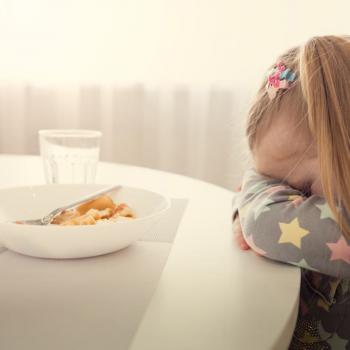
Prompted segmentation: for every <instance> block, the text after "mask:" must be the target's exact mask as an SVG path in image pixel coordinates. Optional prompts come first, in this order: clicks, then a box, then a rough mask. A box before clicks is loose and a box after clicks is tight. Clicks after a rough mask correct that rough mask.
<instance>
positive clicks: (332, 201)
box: [299, 36, 350, 238]
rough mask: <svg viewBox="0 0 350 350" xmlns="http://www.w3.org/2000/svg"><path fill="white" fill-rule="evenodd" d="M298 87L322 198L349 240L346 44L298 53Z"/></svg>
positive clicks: (326, 42)
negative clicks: (314, 151) (315, 155)
mask: <svg viewBox="0 0 350 350" xmlns="http://www.w3.org/2000/svg"><path fill="white" fill-rule="evenodd" d="M299 71H300V84H301V89H302V93H303V96H304V99H305V102H306V106H307V118H308V124H309V128H310V131H311V133H312V135H313V138H314V140H315V142H316V146H317V153H318V155H319V162H320V172H321V182H322V187H323V192H324V195H325V198H326V200H327V202H328V204H329V206H330V208H331V210H332V212H333V214H334V217H335V218H336V220H337V222H338V223H339V225H340V228H341V230H342V231H343V233H344V234H345V235H346V237H348V238H350V227H349V222H348V221H347V220H346V219H345V217H344V211H345V212H346V213H348V214H350V40H349V38H347V37H338V36H324V37H315V38H312V39H311V40H309V41H308V42H307V43H306V44H305V45H304V46H303V47H302V48H301V51H300V57H299Z"/></svg>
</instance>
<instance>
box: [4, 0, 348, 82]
mask: <svg viewBox="0 0 350 350" xmlns="http://www.w3.org/2000/svg"><path fill="white" fill-rule="evenodd" d="M349 11H350V2H349V1H346V0H344V1H343V0H341V1H339V0H334V1H320V0H307V1H306V0H278V1H276V0H267V1H263V0H255V1H252V0H246V1H244V0H0V43H1V51H0V52H1V64H0V78H1V79H5V78H7V79H11V80H12V79H14V78H15V79H21V80H23V79H24V80H29V81H33V80H35V81H47V80H48V81H52V80H53V81H58V80H63V81H82V80H84V81H86V80H87V81H94V82H95V81H101V80H103V81H113V82H115V81H118V82H130V81H135V82H143V83H195V84H208V83H215V84H227V85H234V84H243V85H244V86H251V84H252V83H255V82H256V80H257V79H260V76H261V74H262V72H263V71H264V70H265V67H266V66H267V65H269V64H270V63H271V61H273V60H274V57H275V56H276V55H277V54H278V53H279V52H281V50H284V49H286V48H288V47H289V46H290V45H294V44H297V43H299V42H300V41H302V40H304V39H305V38H307V37H309V36H311V35H315V34H325V33H349V32H350V21H349Z"/></svg>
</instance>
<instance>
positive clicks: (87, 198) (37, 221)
mask: <svg viewBox="0 0 350 350" xmlns="http://www.w3.org/2000/svg"><path fill="white" fill-rule="evenodd" d="M120 189H121V186H115V185H114V186H110V187H107V188H104V189H102V190H99V191H96V192H93V193H91V194H89V195H87V196H84V197H83V198H81V199H79V200H77V201H74V202H72V203H69V204H67V205H65V206H63V207H60V208H57V209H54V210H52V211H51V212H50V213H49V214H47V215H45V216H44V217H42V218H41V219H34V220H18V221H16V223H17V224H23V225H48V224H50V223H51V222H52V220H53V219H54V218H55V217H56V216H57V215H59V214H61V213H62V212H63V211H64V210H68V209H72V208H74V207H75V206H77V205H79V204H82V203H84V202H87V201H90V200H93V199H96V198H97V197H99V196H101V195H103V194H106V193H109V192H112V191H117V190H120Z"/></svg>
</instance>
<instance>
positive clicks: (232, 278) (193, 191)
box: [0, 155, 300, 350]
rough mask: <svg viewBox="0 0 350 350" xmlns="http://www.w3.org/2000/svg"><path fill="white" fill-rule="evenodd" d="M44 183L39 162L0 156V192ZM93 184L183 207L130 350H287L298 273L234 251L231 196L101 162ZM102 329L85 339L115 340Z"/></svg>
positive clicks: (192, 181) (172, 177)
mask: <svg viewBox="0 0 350 350" xmlns="http://www.w3.org/2000/svg"><path fill="white" fill-rule="evenodd" d="M43 182H44V178H43V172H42V164H41V160H40V158H39V157H37V156H8V155H2V156H0V186H2V187H4V186H6V187H7V186H19V185H35V184H42V183H43ZM97 183H101V184H112V183H113V184H114V183H120V184H124V185H129V186H136V187H142V188H146V189H149V190H153V191H157V192H161V193H163V194H165V195H168V196H170V197H182V198H188V199H189V203H188V206H187V209H186V212H185V214H184V217H183V220H182V221H181V223H180V226H179V230H178V233H177V236H176V239H175V242H174V244H173V246H172V249H171V252H170V255H169V257H168V260H167V263H166V265H165V268H164V270H163V272H162V274H161V277H160V280H159V282H158V285H157V287H156V289H155V292H154V293H153V296H152V297H151V301H150V303H149V305H148V307H147V309H146V311H145V313H144V315H143V318H142V321H141V322H140V324H139V327H138V329H137V332H136V334H135V335H134V338H133V342H132V345H131V346H130V350H164V349H167V350H175V349H176V350H178V349H181V350H187V349H188V350H190V349H191V350H192V349H193V350H195V349H200V350H206V349H208V350H209V349H220V350H226V349H227V350H228V349H230V350H231V349H240V350H244V349H247V350H248V349H252V350H255V349H259V350H263V349H276V350H281V349H285V348H287V346H288V344H289V340H290V338H291V335H292V333H293V329H294V325H295V320H296V317H297V311H298V300H299V285H300V271H299V269H298V268H295V267H292V266H287V265H283V264H279V263H274V262H271V261H269V260H267V259H264V258H261V257H257V256H255V255H254V254H253V253H252V252H243V251H240V250H239V249H238V248H237V247H236V246H235V244H234V242H233V239H232V228H231V219H230V218H231V202H232V192H230V191H228V190H225V189H223V188H220V187H217V186H214V185H211V184H208V183H205V182H202V181H199V180H195V179H191V178H187V177H184V176H180V175H175V174H170V173H165V172H161V171H156V170H151V169H146V168H140V167H134V166H127V165H120V164H112V163H103V162H102V163H100V165H99V170H98V176H97ZM13 259H16V257H15V255H14V257H13ZM18 259H20V258H19V257H18ZM4 268H6V267H0V273H1V270H2V269H4ZM2 283H4V281H2ZM13 292H14V293H23V298H24V300H25V291H19V290H14V291H13ZM57 295H59V293H58V294H57ZM0 302H1V303H3V302H4V300H0ZM28 302H29V301H28ZM109 302H110V300H108V299H107V300H106V301H105V305H103V308H104V309H106V310H107V309H108V306H109V305H108V304H107V303H109ZM110 306H111V307H113V305H110ZM3 307H4V305H0V310H1V309H3ZM116 312H117V310H116ZM13 317H15V316H13ZM17 317H19V318H20V312H18V313H17ZM76 321H77V320H76ZM28 322H30V320H28ZM19 325H23V323H21V322H19ZM72 327H74V323H72ZM101 327H105V329H107V331H106V332H104V333H103V332H102V333H98V332H97V333H96V332H94V331H93V330H92V332H91V341H95V342H96V344H97V343H100V344H103V342H105V341H106V339H105V338H106V337H108V334H109V333H108V332H111V333H110V334H111V335H112V334H113V332H115V329H114V330H113V327H111V325H107V324H104V325H101ZM17 331H18V332H19V334H20V330H19V329H18V330H17ZM51 331H52V330H51ZM72 334H74V329H72ZM32 337H33V339H34V338H35V334H32ZM96 337H97V338H96ZM98 337H101V338H100V339H98ZM85 340H86V343H88V342H89V339H85ZM100 348H101V349H102V348H103V346H102V347H100ZM18 349H19V348H18ZM18 349H17V348H16V350H18Z"/></svg>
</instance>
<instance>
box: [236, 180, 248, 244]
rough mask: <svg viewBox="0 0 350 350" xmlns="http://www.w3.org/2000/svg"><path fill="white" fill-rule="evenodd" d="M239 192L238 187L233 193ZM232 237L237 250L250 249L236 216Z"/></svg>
mask: <svg viewBox="0 0 350 350" xmlns="http://www.w3.org/2000/svg"><path fill="white" fill-rule="evenodd" d="M240 190H241V186H238V187H237V188H236V190H235V192H239V191H240ZM233 235H234V240H235V242H236V244H237V245H238V247H239V248H241V249H242V250H249V249H250V247H249V245H248V243H247V242H246V241H245V239H244V236H243V232H242V226H241V222H240V220H239V216H238V215H237V217H236V218H235V221H234V223H233Z"/></svg>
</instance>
